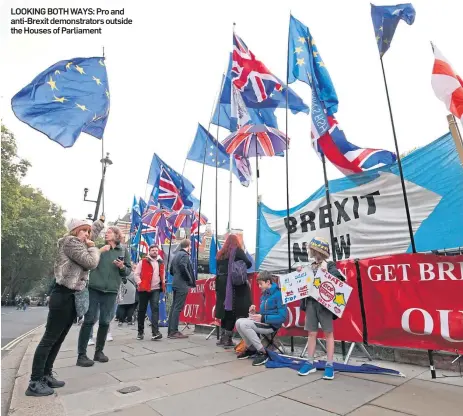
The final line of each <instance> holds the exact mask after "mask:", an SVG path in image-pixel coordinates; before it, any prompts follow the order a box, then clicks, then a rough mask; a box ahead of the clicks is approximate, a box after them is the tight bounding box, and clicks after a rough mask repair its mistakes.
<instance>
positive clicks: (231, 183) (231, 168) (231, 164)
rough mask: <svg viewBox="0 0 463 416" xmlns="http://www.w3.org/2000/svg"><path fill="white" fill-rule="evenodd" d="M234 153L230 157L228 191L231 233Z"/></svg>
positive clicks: (229, 229) (229, 230) (229, 228)
mask: <svg viewBox="0 0 463 416" xmlns="http://www.w3.org/2000/svg"><path fill="white" fill-rule="evenodd" d="M234 157H235V156H234V153H232V154H231V155H230V179H229V191H228V232H229V233H231V229H232V188H233V186H232V185H233V158H234Z"/></svg>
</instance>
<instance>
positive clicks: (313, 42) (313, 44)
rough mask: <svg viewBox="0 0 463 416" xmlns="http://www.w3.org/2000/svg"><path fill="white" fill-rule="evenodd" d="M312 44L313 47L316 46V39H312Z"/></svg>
mask: <svg viewBox="0 0 463 416" xmlns="http://www.w3.org/2000/svg"><path fill="white" fill-rule="evenodd" d="M311 43H312V46H315V41H314V39H313V38H312V41H311Z"/></svg>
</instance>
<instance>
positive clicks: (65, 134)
mask: <svg viewBox="0 0 463 416" xmlns="http://www.w3.org/2000/svg"><path fill="white" fill-rule="evenodd" d="M11 107H12V109H13V112H14V113H15V115H16V117H18V118H19V119H20V120H21V121H23V122H24V123H26V124H28V125H29V126H31V127H33V128H34V129H36V130H38V131H40V132H42V133H44V134H45V135H47V136H48V137H49V138H50V139H51V140H53V141H55V142H57V143H59V144H60V145H61V146H63V147H71V146H73V145H74V143H75V142H76V140H77V139H78V137H79V136H80V133H81V132H84V133H87V134H90V135H91V136H94V137H96V138H98V139H101V138H102V137H103V133H104V129H105V127H106V122H107V120H108V115H109V84H108V76H107V73H106V66H105V62H104V58H99V57H96V58H74V59H69V60H66V61H60V62H58V63H56V64H54V65H53V66H51V67H50V68H48V69H46V70H45V71H43V72H42V73H40V74H39V75H37V76H36V77H35V78H34V79H33V80H32V82H31V83H30V84H28V85H27V86H25V87H24V88H23V89H22V90H21V91H19V92H18V93H17V94H16V95H15V96H14V97H13V98H12V100H11Z"/></svg>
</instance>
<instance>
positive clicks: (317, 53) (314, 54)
mask: <svg viewBox="0 0 463 416" xmlns="http://www.w3.org/2000/svg"><path fill="white" fill-rule="evenodd" d="M319 54H320V52H318V51H313V52H312V55H313V57H314V58H316V57H317V56H318V55H319Z"/></svg>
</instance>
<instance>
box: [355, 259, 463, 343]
mask: <svg viewBox="0 0 463 416" xmlns="http://www.w3.org/2000/svg"><path fill="white" fill-rule="evenodd" d="M359 266H360V274H361V279H362V288H363V299H364V304H365V311H366V321H367V328H368V342H369V343H370V344H378V345H386V346H391V347H409V348H419V349H432V350H446V351H452V352H455V350H458V351H460V352H461V351H463V256H435V255H430V254H401V255H396V256H385V257H377V258H373V259H366V260H361V261H359ZM349 306H350V300H349Z"/></svg>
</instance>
